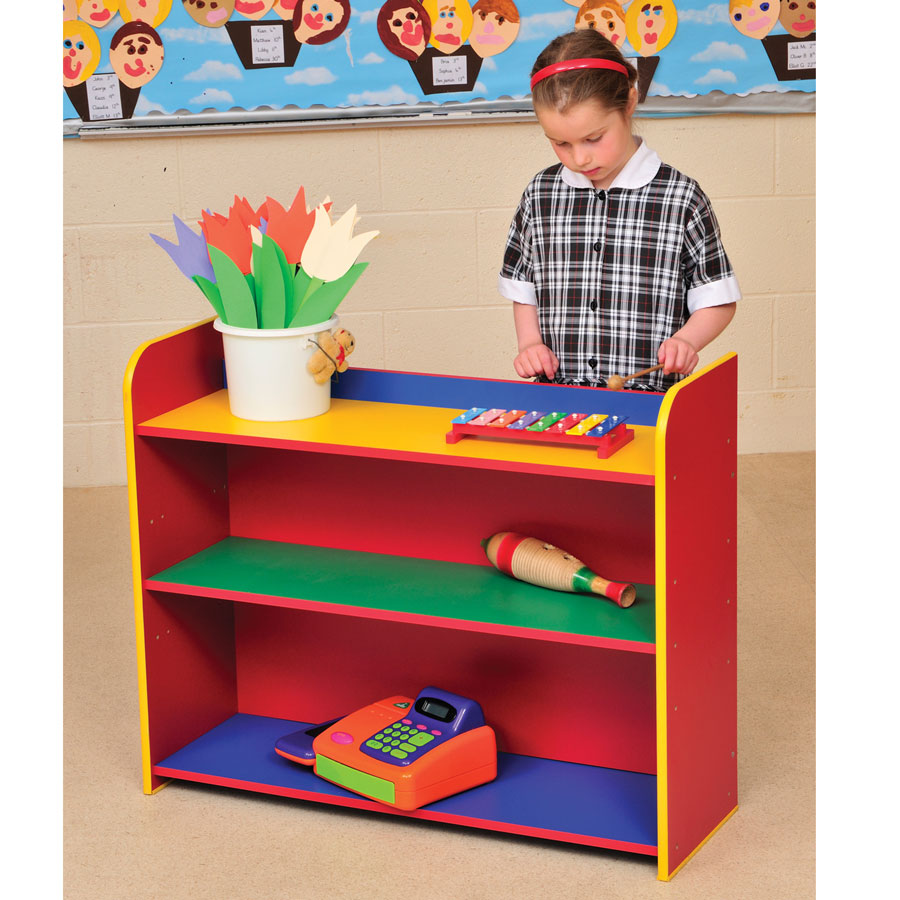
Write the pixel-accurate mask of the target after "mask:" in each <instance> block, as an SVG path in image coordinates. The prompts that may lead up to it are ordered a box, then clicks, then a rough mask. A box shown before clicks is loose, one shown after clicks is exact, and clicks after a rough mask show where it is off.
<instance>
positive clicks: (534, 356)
mask: <svg viewBox="0 0 900 900" xmlns="http://www.w3.org/2000/svg"><path fill="white" fill-rule="evenodd" d="M513 366H514V367H515V370H516V372H517V373H518V374H519V377H520V378H533V377H534V376H535V375H541V374H543V375H546V376H547V378H553V376H554V375H555V374H556V370H557V369H558V368H559V360H558V359H557V358H556V354H555V353H554V352H553V351H552V350H551V349H550V348H549V347H548V346H547V345H546V344H531V345H530V346H528V347H525V348H523V349H522V350H520V351H519V355H518V356H517V357H516V358H515V359H514V360H513Z"/></svg>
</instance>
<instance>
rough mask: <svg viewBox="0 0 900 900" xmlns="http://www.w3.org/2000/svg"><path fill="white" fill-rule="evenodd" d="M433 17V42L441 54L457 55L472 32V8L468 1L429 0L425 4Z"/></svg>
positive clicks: (431, 42)
mask: <svg viewBox="0 0 900 900" xmlns="http://www.w3.org/2000/svg"><path fill="white" fill-rule="evenodd" d="M424 5H425V10H426V12H427V13H428V15H429V16H430V17H431V40H430V41H429V43H430V44H431V45H432V46H433V47H437V49H438V50H440V52H441V53H455V52H456V51H457V50H459V48H460V47H462V45H463V44H464V43H465V42H466V38H468V36H469V32H470V31H471V30H472V7H471V6H469V4H468V2H467V0H429V2H428V3H426V4H424Z"/></svg>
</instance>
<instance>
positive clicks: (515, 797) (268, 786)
mask: <svg viewBox="0 0 900 900" xmlns="http://www.w3.org/2000/svg"><path fill="white" fill-rule="evenodd" d="M304 727H308V723H304V722H295V721H292V720H289V719H275V718H268V717H265V716H252V715H247V714H244V713H237V714H236V715H234V716H232V717H231V718H229V719H226V720H225V721H224V722H223V723H222V724H221V725H218V726H217V727H215V728H213V729H212V730H211V731H208V732H207V733H206V734H204V735H202V736H201V737H199V738H197V739H196V740H195V741H192V742H191V743H190V744H188V745H187V746H185V747H183V748H182V749H181V750H179V751H177V752H176V753H173V754H172V755H171V756H169V757H168V758H167V759H164V760H162V761H161V762H159V763H158V764H156V765H155V766H154V767H153V771H154V772H155V773H156V774H157V775H161V776H165V777H171V778H178V779H182V780H186V781H200V782H204V783H207V784H219V785H224V786H227V787H237V788H246V789H251V790H256V791H262V792H263V793H270V794H277V795H280V796H288V797H290V796H294V797H301V798H302V799H307V800H314V801H318V802H324V803H336V804H339V805H345V806H348V805H352V806H355V807H357V808H362V809H371V810H373V811H379V812H391V813H395V814H399V815H406V816H411V817H418V818H426V819H432V820H436V821H445V822H454V823H457V824H464V825H469V826H473V827H480V828H487V829H492V830H497V831H507V832H512V833H516V834H527V835H534V836H537V837H548V838H552V839H555V840H563V841H572V842H574V843H581V844H590V845H593V846H597V847H610V848H613V849H621V850H629V851H631V852H637V853H644V854H646V855H649V856H655V855H656V845H657V835H656V776H654V775H646V774H641V773H637V772H624V771H619V770H616V769H604V768H599V767H595V766H584V765H578V764H576V763H567V762H559V761H556V760H549V759H538V758H536V757H531V756H518V755H516V754H512V753H500V754H499V757H498V774H497V778H496V780H495V781H493V782H490V783H489V784H485V785H481V786H480V787H477V788H473V789H471V790H468V791H464V792H463V793H461V794H456V795H454V796H452V797H447V798H445V799H444V800H440V801H438V802H437V803H432V804H430V805H428V806H425V807H423V808H422V809H420V810H416V811H414V812H411V813H404V812H400V811H398V810H395V809H394V808H393V807H387V806H384V805H382V804H380V803H376V802H373V801H370V800H367V799H366V798H364V797H360V796H359V795H358V794H354V793H352V792H350V791H347V790H344V789H343V788H341V787H338V786H337V785H335V784H332V783H331V782H328V781H325V780H324V779H321V778H319V777H318V776H317V775H316V774H315V773H314V772H313V771H312V769H311V768H307V767H306V766H300V765H297V764H295V763H292V762H290V761H288V760H286V759H283V758H282V757H280V756H279V755H278V754H277V753H275V750H274V745H275V741H276V740H277V739H278V738H280V737H282V736H283V735H285V734H289V733H290V732H292V731H297V730H299V729H301V728H304Z"/></svg>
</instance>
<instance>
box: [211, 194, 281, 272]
mask: <svg viewBox="0 0 900 900" xmlns="http://www.w3.org/2000/svg"><path fill="white" fill-rule="evenodd" d="M264 206H265V204H263V206H261V207H260V209H259V210H254V209H253V207H252V206H251V205H250V204H249V203H248V202H247V199H246V198H245V197H237V196H235V198H234V203H232V204H231V209H229V210H228V216H227V217H226V216H223V215H221V214H220V213H213V212H210V211H209V210H204V211H203V214H202V218H201V219H200V228H201V229H202V230H203V236H204V237H205V238H206V243H207V244H209V245H210V246H212V247H216V248H217V249H219V250H221V251H222V252H223V253H224V254H225V255H226V256H228V257H229V258H230V259H231V261H232V262H233V263H234V264H235V265H236V266H237V267H238V268H239V269H240V270H241V272H242V273H243V274H244V275H247V274H248V273H249V272H250V256H251V252H252V246H253V240H252V238H251V237H250V226H251V225H255V226H256V227H257V228H258V227H259V221H260V214H261V210H262V209H263V207H264Z"/></svg>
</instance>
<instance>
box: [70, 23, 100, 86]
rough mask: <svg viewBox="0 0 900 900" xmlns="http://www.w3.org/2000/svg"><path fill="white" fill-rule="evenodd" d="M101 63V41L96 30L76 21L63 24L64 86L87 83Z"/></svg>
mask: <svg viewBox="0 0 900 900" xmlns="http://www.w3.org/2000/svg"><path fill="white" fill-rule="evenodd" d="M99 62H100V40H99V38H98V37H97V35H96V34H95V33H94V30H93V29H92V28H91V27H90V26H89V25H86V24H85V23H84V22H78V21H76V20H75V19H70V20H69V21H64V22H63V60H62V67H63V85H64V86H65V87H73V86H74V85H76V84H81V82H82V81H87V79H88V78H90V77H91V75H93V74H94V72H95V71H96V69H97V65H98V64H99Z"/></svg>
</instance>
